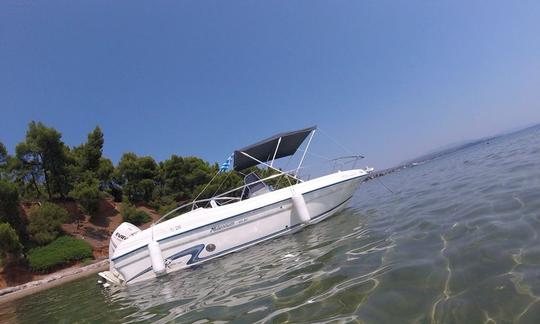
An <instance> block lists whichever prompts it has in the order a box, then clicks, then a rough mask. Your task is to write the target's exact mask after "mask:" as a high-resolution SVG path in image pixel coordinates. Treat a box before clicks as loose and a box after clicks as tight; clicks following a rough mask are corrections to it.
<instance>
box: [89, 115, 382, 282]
mask: <svg viewBox="0 0 540 324" xmlns="http://www.w3.org/2000/svg"><path fill="white" fill-rule="evenodd" d="M315 131H316V127H315V126H313V127H308V128H305V129H301V130H296V131H291V132H285V133H280V134H277V135H274V136H272V137H269V138H267V139H264V140H262V141H260V142H257V143H255V144H252V145H249V146H246V147H244V148H242V149H239V150H236V151H234V153H233V154H232V155H231V157H234V160H233V162H232V161H230V160H228V162H229V161H230V162H232V164H233V171H231V172H241V171H242V170H246V169H248V168H251V167H254V166H255V167H258V168H261V167H262V168H267V169H271V170H272V171H273V172H274V174H272V175H270V176H268V177H265V178H263V179H260V178H259V176H257V174H256V173H255V172H251V173H249V174H247V175H245V178H244V185H242V186H240V187H239V188H236V189H233V190H230V191H227V192H224V193H222V194H219V195H216V196H214V197H212V198H209V199H197V198H196V199H195V200H194V201H192V202H190V203H188V204H185V205H182V206H179V207H178V208H176V209H174V210H172V211H171V212H169V213H167V214H165V215H163V217H161V218H160V219H159V220H158V221H156V222H155V223H153V224H152V225H151V226H150V227H149V228H147V229H145V230H140V229H139V228H138V227H136V226H134V225H132V224H130V223H127V222H124V223H122V224H121V225H119V226H118V228H116V230H115V231H114V232H113V234H112V236H111V239H110V244H109V261H110V263H109V271H104V272H100V273H99V275H100V276H101V277H102V278H103V279H105V280H106V285H107V286H109V285H110V284H114V285H130V284H134V283H137V282H141V281H145V280H149V279H153V278H156V277H161V276H165V275H167V274H169V273H171V272H175V271H178V270H182V269H185V268H188V267H193V266H195V265H198V264H200V263H202V262H206V261H210V260H212V259H215V258H218V257H221V256H224V255H226V254H229V253H232V252H238V251H240V250H243V249H245V248H248V247H250V246H252V245H255V244H258V243H261V242H264V241H268V240H272V239H274V238H276V237H279V236H282V235H286V234H290V233H294V232H297V231H299V230H301V229H303V228H304V227H306V226H309V225H313V224H316V223H318V222H321V221H323V220H325V219H327V218H328V217H330V216H332V215H335V214H336V213H338V212H339V211H341V210H342V209H343V208H344V207H345V206H346V205H347V203H348V202H349V201H350V200H351V198H352V197H353V194H354V193H355V191H356V189H357V187H358V185H359V184H360V182H361V181H362V180H363V179H365V177H366V176H367V175H368V174H369V172H370V171H371V170H372V169H369V168H366V169H354V166H353V167H352V169H350V170H336V171H335V172H333V173H331V174H328V175H324V176H321V177H317V178H314V179H310V180H303V179H301V177H300V176H299V171H300V169H301V168H302V164H303V161H304V159H305V157H306V153H307V151H308V148H309V145H310V143H311V140H312V138H313V136H314V134H315ZM308 137H309V139H308V142H307V145H306V146H305V149H303V154H302V156H301V159H300V162H299V164H298V167H297V168H296V169H293V170H289V171H283V170H281V169H279V168H276V167H275V166H274V161H275V160H277V159H280V158H283V157H288V156H292V155H294V154H295V153H296V152H297V150H299V147H300V146H301V145H302V144H303V143H304V142H305V140H306V139H307V138H308ZM360 158H363V157H362V156H360V155H353V156H346V157H342V158H337V159H333V160H332V161H338V160H342V159H352V160H355V161H356V160H358V159H360ZM277 178H284V179H285V183H286V185H285V186H283V187H282V188H272V186H270V185H269V184H268V182H271V181H272V180H273V179H277Z"/></svg>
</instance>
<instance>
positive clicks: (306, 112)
mask: <svg viewBox="0 0 540 324" xmlns="http://www.w3.org/2000/svg"><path fill="white" fill-rule="evenodd" d="M539 17H540V2H538V1H478V2H476V1H419V2H418V1H243V2H237V1H189V2H188V1H144V2H140V1H114V2H112V1H18V0H17V1H2V2H1V3H0V112H1V115H0V141H2V142H4V144H6V146H7V147H8V149H9V150H10V152H11V153H13V151H14V148H15V145H16V144H17V143H18V142H20V141H21V140H22V139H23V138H24V134H25V131H26V128H27V124H28V122H29V121H31V120H39V121H43V122H44V123H45V124H47V125H49V126H53V127H55V128H57V129H58V130H60V131H61V132H62V133H63V139H64V141H65V142H66V143H67V144H69V145H77V144H79V143H81V142H82V141H84V140H85V138H86V135H87V133H88V132H89V131H91V130H92V129H93V128H94V127H95V126H96V125H98V124H99V125H100V126H101V127H102V129H103V130H104V133H105V149H104V151H105V154H106V155H107V156H109V157H110V158H112V159H113V161H115V162H116V161H118V159H119V157H120V156H121V154H122V153H123V152H125V151H133V152H135V153H137V154H140V155H151V156H153V157H155V158H156V159H157V160H163V159H166V158H168V157H169V156H170V155H171V154H179V155H196V156H200V157H202V158H204V159H206V160H209V161H219V162H221V161H223V160H225V159H226V157H227V156H228V155H229V153H230V152H232V150H233V149H235V148H238V147H241V146H244V145H247V144H250V143H251V142H254V141H257V140H259V139H261V138H263V137H266V136H269V135H272V134H273V133H276V132H280V131H286V130H293V129H296V128H302V127H306V126H310V125H313V124H316V125H319V126H320V128H322V129H323V131H325V132H326V133H328V134H330V135H331V136H332V137H333V138H335V139H339V140H340V141H341V142H342V143H343V144H344V145H345V146H347V147H349V148H350V149H351V150H353V151H356V152H359V153H362V154H365V155H366V156H367V157H368V159H367V161H366V163H368V164H370V165H373V166H375V167H376V168H379V169H380V168H385V167H389V166H392V165H395V164H396V163H399V162H401V161H403V160H406V159H409V158H412V157H415V156H417V155H420V154H423V153H425V152H426V151H430V150H432V149H434V148H437V147H440V146H444V145H446V144H448V143H452V142H458V141H462V140H465V139H472V138H477V137H482V136H486V135H492V134H495V133H498V132H501V131H505V130H508V129H513V128H517V127H521V126H527V125H530V124H534V123H538V122H540V18H539ZM318 138H320V139H321V140H320V141H319V142H317V137H316V138H315V140H314V143H313V144H314V152H315V153H319V154H325V153H329V152H332V153H333V152H334V150H335V148H333V147H331V142H328V141H327V142H325V141H324V140H323V137H318Z"/></svg>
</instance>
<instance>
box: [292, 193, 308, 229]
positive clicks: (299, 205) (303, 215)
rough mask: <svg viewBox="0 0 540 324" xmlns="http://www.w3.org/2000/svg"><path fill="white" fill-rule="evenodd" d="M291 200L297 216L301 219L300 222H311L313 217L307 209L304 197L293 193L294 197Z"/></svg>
mask: <svg viewBox="0 0 540 324" xmlns="http://www.w3.org/2000/svg"><path fill="white" fill-rule="evenodd" d="M291 198H292V203H293V208H294V210H295V211H296V215H298V217H299V218H300V221H301V222H302V223H304V224H305V223H307V222H309V221H310V220H311V216H309V211H308V209H307V206H306V201H305V200H304V196H302V194H298V193H296V192H294V191H293V195H292V197H291Z"/></svg>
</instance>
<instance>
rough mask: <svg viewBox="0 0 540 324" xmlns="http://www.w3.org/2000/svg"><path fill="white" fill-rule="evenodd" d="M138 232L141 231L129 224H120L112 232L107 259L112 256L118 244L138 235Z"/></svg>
mask: <svg viewBox="0 0 540 324" xmlns="http://www.w3.org/2000/svg"><path fill="white" fill-rule="evenodd" d="M140 231H141V230H140V229H139V228H138V227H137V226H135V225H133V224H131V223H128V222H124V223H122V224H120V226H118V227H117V228H116V229H115V230H114V232H113V234H112V236H111V240H110V241H109V258H110V257H112V256H113V254H114V251H115V250H116V248H117V247H118V245H120V243H122V242H123V241H125V240H127V239H128V238H130V237H131V236H133V235H135V234H137V233H139V232H140Z"/></svg>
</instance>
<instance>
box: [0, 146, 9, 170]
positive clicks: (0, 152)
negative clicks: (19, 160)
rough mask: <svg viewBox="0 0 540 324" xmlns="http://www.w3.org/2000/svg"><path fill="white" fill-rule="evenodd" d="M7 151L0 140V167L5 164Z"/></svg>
mask: <svg viewBox="0 0 540 324" xmlns="http://www.w3.org/2000/svg"><path fill="white" fill-rule="evenodd" d="M7 160H8V153H7V149H6V147H5V146H4V143H2V142H0V168H2V167H3V166H5V165H6V164H7Z"/></svg>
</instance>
